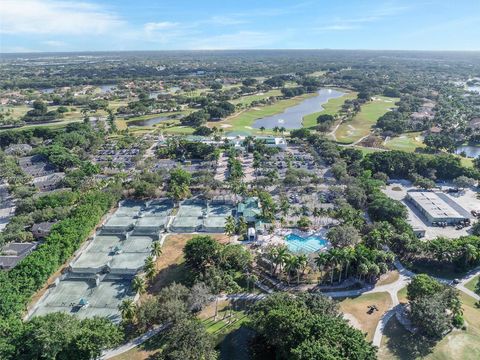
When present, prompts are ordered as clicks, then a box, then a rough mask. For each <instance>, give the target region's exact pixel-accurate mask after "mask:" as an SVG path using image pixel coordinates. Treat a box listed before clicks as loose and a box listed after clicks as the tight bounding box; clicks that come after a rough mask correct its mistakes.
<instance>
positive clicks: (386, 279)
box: [376, 270, 400, 286]
mask: <svg viewBox="0 0 480 360" xmlns="http://www.w3.org/2000/svg"><path fill="white" fill-rule="evenodd" d="M399 277H400V274H399V273H398V271H396V270H393V271H388V272H387V273H385V274H383V275H382V276H380V280H378V281H377V283H376V286H380V285H387V284H391V283H394V282H395V281H397V280H398V278H399Z"/></svg>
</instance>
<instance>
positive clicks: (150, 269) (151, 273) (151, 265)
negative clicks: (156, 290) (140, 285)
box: [143, 256, 157, 281]
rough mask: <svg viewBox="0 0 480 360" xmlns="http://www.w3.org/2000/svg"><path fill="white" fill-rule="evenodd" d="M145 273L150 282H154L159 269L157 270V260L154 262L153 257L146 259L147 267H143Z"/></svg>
mask: <svg viewBox="0 0 480 360" xmlns="http://www.w3.org/2000/svg"><path fill="white" fill-rule="evenodd" d="M143 271H144V272H145V276H146V277H147V279H148V280H149V281H151V280H153V278H154V277H155V275H156V273H157V269H156V268H155V260H153V256H148V257H147V258H146V259H145V265H144V266H143Z"/></svg>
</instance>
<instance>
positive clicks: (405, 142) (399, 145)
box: [385, 132, 426, 152]
mask: <svg viewBox="0 0 480 360" xmlns="http://www.w3.org/2000/svg"><path fill="white" fill-rule="evenodd" d="M425 146H426V145H425V144H424V143H423V142H422V137H421V132H413V133H406V134H402V135H400V136H396V137H394V138H391V139H390V140H388V141H386V142H385V147H386V148H387V149H389V150H401V151H407V152H414V151H415V149H416V148H418V147H420V148H424V147H425Z"/></svg>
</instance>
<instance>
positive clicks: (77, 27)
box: [0, 0, 125, 35]
mask: <svg viewBox="0 0 480 360" xmlns="http://www.w3.org/2000/svg"><path fill="white" fill-rule="evenodd" d="M0 16H1V21H0V33H4V34H59V33H60V34H67V35H86V34H103V33H107V32H110V31H112V30H114V29H116V28H119V27H120V26H122V25H125V23H124V21H123V20H122V19H120V18H119V17H118V16H117V15H115V14H113V13H110V12H108V11H107V10H105V9H104V8H102V7H100V6H97V5H95V4H92V3H88V2H74V1H62V2H60V1H58V0H2V1H1V4H0Z"/></svg>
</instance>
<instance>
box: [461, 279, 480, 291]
mask: <svg viewBox="0 0 480 360" xmlns="http://www.w3.org/2000/svg"><path fill="white" fill-rule="evenodd" d="M479 281H480V276H479V275H477V276H475V277H474V278H473V279H472V280H470V281H469V282H467V283H466V284H465V287H466V288H467V289H468V290H471V291H475V289H476V288H477V284H478V282H479Z"/></svg>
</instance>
